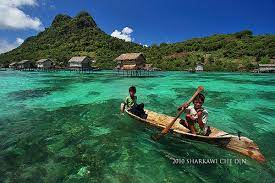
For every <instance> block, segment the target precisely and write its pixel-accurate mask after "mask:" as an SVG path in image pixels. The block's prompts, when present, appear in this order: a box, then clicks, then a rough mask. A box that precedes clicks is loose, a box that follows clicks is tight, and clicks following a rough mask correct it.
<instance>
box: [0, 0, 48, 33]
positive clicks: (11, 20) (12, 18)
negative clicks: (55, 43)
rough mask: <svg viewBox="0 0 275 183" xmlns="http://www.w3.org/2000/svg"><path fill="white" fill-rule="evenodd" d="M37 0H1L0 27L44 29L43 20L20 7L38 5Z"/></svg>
mask: <svg viewBox="0 0 275 183" xmlns="http://www.w3.org/2000/svg"><path fill="white" fill-rule="evenodd" d="M36 5H37V2H36V0H0V29H34V30H37V31H39V30H42V29H43V26H42V22H41V21H40V20H39V18H37V17H31V16H29V15H27V14H26V13H25V12H23V11H22V10H20V9H19V8H20V7H22V6H36Z"/></svg>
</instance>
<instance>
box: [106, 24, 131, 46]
mask: <svg viewBox="0 0 275 183" xmlns="http://www.w3.org/2000/svg"><path fill="white" fill-rule="evenodd" d="M132 32H134V30H133V29H131V28H129V27H125V28H123V29H122V31H118V30H115V31H114V32H112V34H111V36H112V37H116V38H119V39H123V40H125V41H127V42H130V41H133V40H134V39H133V38H132V37H131V33H132Z"/></svg>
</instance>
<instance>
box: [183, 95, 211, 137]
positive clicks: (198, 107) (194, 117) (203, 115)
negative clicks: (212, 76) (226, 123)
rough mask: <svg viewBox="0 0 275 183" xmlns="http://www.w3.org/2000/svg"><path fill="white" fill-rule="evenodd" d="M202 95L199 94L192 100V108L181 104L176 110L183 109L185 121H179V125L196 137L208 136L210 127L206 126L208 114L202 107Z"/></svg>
mask: <svg viewBox="0 0 275 183" xmlns="http://www.w3.org/2000/svg"><path fill="white" fill-rule="evenodd" d="M204 99H205V97H204V95H203V94H201V93H199V94H198V95H197V96H196V97H195V99H194V100H193V104H194V105H193V106H188V104H183V105H182V106H180V107H179V108H178V110H182V109H183V108H185V111H184V112H185V113H186V116H185V119H186V120H182V119H181V121H180V124H182V125H183V126H185V127H186V128H188V129H189V130H190V131H191V133H193V134H198V135H209V134H210V127H209V126H207V125H206V123H207V119H208V112H207V110H206V109H204V108H203V107H202V105H203V103H204Z"/></svg>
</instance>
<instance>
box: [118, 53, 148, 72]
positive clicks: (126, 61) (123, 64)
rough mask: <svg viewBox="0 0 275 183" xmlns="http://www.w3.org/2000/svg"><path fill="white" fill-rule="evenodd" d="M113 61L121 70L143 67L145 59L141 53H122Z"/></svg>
mask: <svg viewBox="0 0 275 183" xmlns="http://www.w3.org/2000/svg"><path fill="white" fill-rule="evenodd" d="M114 61H116V62H117V64H118V67H117V68H120V69H123V70H135V69H143V68H144V67H145V62H146V59H145V57H144V55H143V54H142V53H124V54H121V55H120V56H118V57H117V58H116V59H115V60H114Z"/></svg>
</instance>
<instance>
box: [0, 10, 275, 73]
mask: <svg viewBox="0 0 275 183" xmlns="http://www.w3.org/2000/svg"><path fill="white" fill-rule="evenodd" d="M125 52H143V53H144V54H145V56H146V59H147V62H148V63H153V65H154V66H155V67H159V68H161V69H163V70H184V69H188V68H193V67H194V66H195V64H196V63H198V62H200V63H203V64H204V65H205V69H206V70H210V71H211V70H219V71H237V70H251V69H253V68H254V67H255V66H256V65H257V63H268V62H269V58H271V57H275V35H257V36H254V35H253V34H252V32H251V31H249V30H245V31H241V32H237V33H234V34H219V35H213V36H209V37H205V38H194V39H191V40H187V41H183V42H178V43H172V44H166V43H162V44H160V45H152V46H150V47H144V46H142V45H139V44H136V43H132V42H125V41H123V40H120V39H117V38H113V37H111V36H110V35H108V34H106V33H104V32H103V31H102V30H101V29H100V28H99V27H98V26H97V25H96V22H95V21H94V20H93V18H92V17H91V16H90V15H89V14H88V13H87V12H80V13H79V14H78V15H77V16H76V17H74V18H72V17H70V16H68V15H57V16H56V17H55V19H54V21H53V22H52V25H51V26H50V27H49V28H46V29H45V30H44V31H43V32H40V33H39V34H38V35H37V36H32V37H29V38H27V39H26V40H25V41H24V43H23V44H22V45H21V46H19V47H18V48H16V49H14V50H12V51H10V52H7V53H4V54H1V55H0V64H2V65H5V66H6V65H8V64H9V63H11V62H14V61H20V60H23V59H29V60H32V61H33V62H34V61H36V60H38V59H41V58H51V59H53V60H54V61H55V62H56V64H58V65H66V64H67V61H68V60H69V58H71V57H72V56H81V55H87V56H90V57H92V58H95V59H96V60H97V66H99V67H102V68H104V69H111V68H114V67H115V62H114V61H113V60H114V58H115V57H117V56H119V55H120V54H121V53H125Z"/></svg>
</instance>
